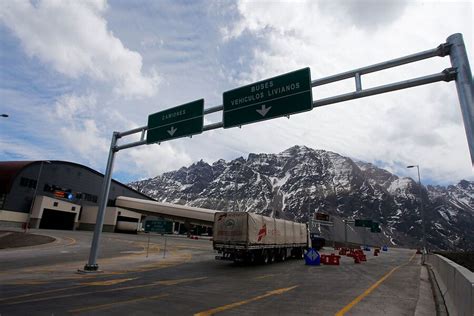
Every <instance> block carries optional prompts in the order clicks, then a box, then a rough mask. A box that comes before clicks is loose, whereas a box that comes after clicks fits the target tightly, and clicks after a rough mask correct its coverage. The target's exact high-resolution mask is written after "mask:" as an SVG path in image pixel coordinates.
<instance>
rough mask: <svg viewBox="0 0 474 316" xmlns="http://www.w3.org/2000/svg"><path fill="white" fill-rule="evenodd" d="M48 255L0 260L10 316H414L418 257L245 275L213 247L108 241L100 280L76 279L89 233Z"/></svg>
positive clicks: (1, 302)
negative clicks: (214, 251)
mask: <svg viewBox="0 0 474 316" xmlns="http://www.w3.org/2000/svg"><path fill="white" fill-rule="evenodd" d="M41 233H46V234H51V235H54V236H56V237H57V238H58V241H57V242H55V243H52V244H49V245H42V246H36V247H30V248H23V249H21V248H19V249H15V250H11V249H10V250H0V266H1V270H0V293H1V295H0V314H1V315H2V316H4V315H52V314H54V315H63V314H73V315H75V314H81V315H97V314H101V315H102V314H105V315H108V314H111V315H112V314H113V315H196V314H197V315H213V314H218V315H261V314H268V315H335V314H336V315H368V314H373V315H381V314H383V315H413V314H414V311H415V308H416V305H417V301H418V297H419V286H420V263H419V260H420V259H419V256H416V255H415V251H413V250H404V249H389V251H388V252H382V253H381V254H380V255H379V256H378V257H374V256H373V254H372V253H370V255H368V261H367V262H364V263H362V264H354V262H353V260H352V259H351V258H347V257H343V258H342V259H343V260H342V262H341V265H340V266H323V265H321V266H306V265H305V264H304V261H303V260H290V261H287V262H284V263H275V264H270V265H266V266H265V265H259V266H240V265H235V264H233V263H228V262H222V261H216V260H214V255H215V254H214V253H213V251H212V243H211V242H210V241H208V240H189V239H185V238H177V237H169V238H167V252H166V256H165V258H163V250H164V238H163V237H161V236H152V237H151V238H150V248H149V250H148V258H147V257H146V248H147V242H148V240H147V236H144V235H138V236H135V235H122V234H104V235H103V238H102V240H101V241H102V243H101V254H100V258H101V259H100V260H99V265H100V268H101V269H103V272H102V273H97V274H79V273H77V272H76V271H77V269H78V268H82V266H83V265H84V263H85V262H86V261H87V258H88V250H89V246H90V240H91V236H92V235H91V233H88V232H60V231H41Z"/></svg>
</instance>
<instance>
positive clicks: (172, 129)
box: [167, 126, 178, 136]
mask: <svg viewBox="0 0 474 316" xmlns="http://www.w3.org/2000/svg"><path fill="white" fill-rule="evenodd" d="M177 130H178V129H177V128H175V127H174V126H171V128H170V130H168V131H167V132H168V134H170V136H173V135H174V133H176V131H177Z"/></svg>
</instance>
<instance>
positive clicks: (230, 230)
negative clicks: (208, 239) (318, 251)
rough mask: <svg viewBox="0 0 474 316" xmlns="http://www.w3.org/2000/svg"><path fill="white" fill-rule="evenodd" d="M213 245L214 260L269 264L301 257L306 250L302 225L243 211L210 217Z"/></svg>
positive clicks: (304, 231)
mask: <svg viewBox="0 0 474 316" xmlns="http://www.w3.org/2000/svg"><path fill="white" fill-rule="evenodd" d="M213 246H214V250H216V251H217V252H218V254H219V255H218V256H216V259H220V260H232V261H234V262H247V263H257V262H260V263H264V264H267V263H271V262H274V261H285V260H286V259H288V258H302V257H303V254H304V250H305V249H306V248H307V247H308V228H307V226H306V224H302V223H296V222H292V221H287V220H283V219H275V218H271V217H268V216H263V215H259V214H255V213H247V212H217V213H216V214H215V215H214V228H213Z"/></svg>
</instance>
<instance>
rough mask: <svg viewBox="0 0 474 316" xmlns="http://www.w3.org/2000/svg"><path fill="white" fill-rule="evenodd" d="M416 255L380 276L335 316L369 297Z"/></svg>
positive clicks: (342, 313)
mask: <svg viewBox="0 0 474 316" xmlns="http://www.w3.org/2000/svg"><path fill="white" fill-rule="evenodd" d="M415 255H416V254H413V256H412V257H411V258H410V260H408V262H407V263H404V264H401V265H399V266H396V267H395V268H393V269H392V270H390V271H389V272H387V273H386V274H385V275H384V276H382V277H381V278H380V279H379V280H378V281H377V282H375V283H374V284H372V286H371V287H369V288H368V289H367V290H365V291H364V293H362V294H361V295H359V296H357V297H356V298H355V299H354V300H353V301H352V302H350V303H349V304H347V305H346V306H344V307H343V308H342V309H341V310H339V311H338V312H337V313H336V314H335V316H343V315H344V314H345V313H347V312H348V311H349V310H350V309H351V308H352V307H354V306H355V305H356V304H357V303H359V302H360V301H361V300H362V299H363V298H364V297H366V296H367V295H369V294H370V293H371V292H372V291H373V290H375V289H376V288H377V287H379V285H380V284H382V282H383V281H385V280H386V279H388V278H389V277H390V276H391V275H392V274H393V272H395V271H397V270H398V269H399V268H401V267H403V266H404V265H407V264H408V263H410V262H411V261H412V260H413V258H414V257H415Z"/></svg>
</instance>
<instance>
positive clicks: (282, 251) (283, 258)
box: [280, 249, 286, 262]
mask: <svg viewBox="0 0 474 316" xmlns="http://www.w3.org/2000/svg"><path fill="white" fill-rule="evenodd" d="M280 260H281V262H285V260H286V249H281V251H280Z"/></svg>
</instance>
